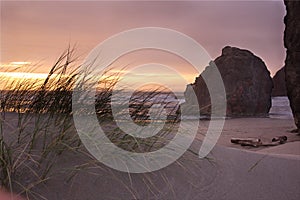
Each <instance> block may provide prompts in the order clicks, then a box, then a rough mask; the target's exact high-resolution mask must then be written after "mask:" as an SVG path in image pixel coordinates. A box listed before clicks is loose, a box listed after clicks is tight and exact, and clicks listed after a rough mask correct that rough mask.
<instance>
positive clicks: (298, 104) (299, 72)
mask: <svg viewBox="0 0 300 200" xmlns="http://www.w3.org/2000/svg"><path fill="white" fill-rule="evenodd" d="M284 3H285V6H286V11H287V14H286V16H285V18H284V23H285V31H284V46H285V47H286V49H287V51H286V54H287V56H286V60H285V75H286V85H287V94H288V97H289V100H290V105H291V108H292V111H293V115H294V119H295V124H296V126H297V128H298V133H300V12H299V10H300V1H284Z"/></svg>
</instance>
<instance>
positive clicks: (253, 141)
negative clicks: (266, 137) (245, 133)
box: [231, 135, 287, 147]
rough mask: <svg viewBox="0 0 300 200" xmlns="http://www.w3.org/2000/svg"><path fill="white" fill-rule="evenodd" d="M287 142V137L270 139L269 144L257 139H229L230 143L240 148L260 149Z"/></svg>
mask: <svg viewBox="0 0 300 200" xmlns="http://www.w3.org/2000/svg"><path fill="white" fill-rule="evenodd" d="M286 141H287V137H286V136H285V135H284V136H278V137H274V138H272V141H271V142H269V143H265V142H262V141H261V139H259V138H231V143H234V144H240V145H241V146H251V147H261V146H277V145H280V144H283V143H285V142H286Z"/></svg>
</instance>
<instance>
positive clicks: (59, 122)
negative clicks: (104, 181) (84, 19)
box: [0, 48, 81, 199]
mask: <svg viewBox="0 0 300 200" xmlns="http://www.w3.org/2000/svg"><path fill="white" fill-rule="evenodd" d="M73 62H74V49H71V48H68V49H67V50H66V51H65V52H64V53H63V54H62V55H61V56H60V57H59V58H58V60H57V62H56V63H55V64H54V65H53V67H52V68H51V70H50V71H49V73H48V76H47V77H46V78H45V79H43V80H29V79H13V78H11V79H8V78H7V77H1V80H5V81H6V82H5V83H3V82H2V84H3V85H4V86H3V87H4V88H5V90H1V95H0V102H1V107H0V109H1V110H0V112H1V118H0V187H3V188H5V189H7V190H9V191H11V192H14V193H18V194H22V195H25V196H27V198H29V197H30V198H34V199H41V198H42V196H40V195H39V194H37V193H35V192H34V190H32V189H33V188H34V187H35V186H36V185H39V184H41V183H44V182H45V181H47V180H48V179H50V178H51V176H52V175H53V174H51V173H52V171H51V169H52V167H53V165H54V164H55V163H56V161H57V159H58V157H59V156H60V155H61V154H62V153H64V152H66V151H71V152H74V151H76V149H78V148H79V147H80V144H81V143H80V140H79V138H78V137H77V135H76V134H74V131H71V130H72V126H73V123H72V116H71V110H72V107H71V105H72V103H71V102H72V100H71V99H72V98H71V97H72V88H73V85H74V83H75V78H76V76H77V73H78V72H77V69H78V68H76V67H75V66H73ZM15 115H17V119H16V117H15Z"/></svg>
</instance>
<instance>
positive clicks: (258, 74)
mask: <svg viewBox="0 0 300 200" xmlns="http://www.w3.org/2000/svg"><path fill="white" fill-rule="evenodd" d="M214 62H215V64H216V65H217V67H218V69H219V71H220V74H221V76H222V79H223V81H224V85H225V90H226V96H227V116H236V117H238V116H264V115H267V114H268V112H269V109H270V107H271V92H272V87H273V83H272V79H271V77H270V72H269V71H268V69H267V67H266V65H265V64H264V62H263V61H262V60H261V59H260V58H259V57H257V56H255V55H254V54H253V53H251V52H250V51H248V50H243V49H239V48H236V47H230V46H227V47H225V48H223V49H222V55H221V56H219V57H218V58H216V59H215V61H214ZM211 67H212V66H208V67H206V69H205V70H204V71H203V72H202V74H204V73H207V74H206V75H205V76H206V77H209V76H207V75H209V73H210V69H211ZM202 74H200V76H199V77H197V78H196V80H195V82H194V83H193V84H191V85H190V86H192V87H187V88H193V89H194V91H195V94H196V95H197V99H198V102H192V101H191V99H192V98H191V97H190V96H191V93H190V92H191V91H190V90H191V89H189V90H186V91H185V98H186V104H185V106H190V107H191V108H192V107H195V106H197V103H199V107H200V113H201V114H202V115H209V114H210V111H211V106H210V96H209V92H208V89H207V86H206V84H205V82H204V80H203V78H202V77H201V75H202Z"/></svg>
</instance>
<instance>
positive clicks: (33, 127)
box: [0, 47, 180, 199]
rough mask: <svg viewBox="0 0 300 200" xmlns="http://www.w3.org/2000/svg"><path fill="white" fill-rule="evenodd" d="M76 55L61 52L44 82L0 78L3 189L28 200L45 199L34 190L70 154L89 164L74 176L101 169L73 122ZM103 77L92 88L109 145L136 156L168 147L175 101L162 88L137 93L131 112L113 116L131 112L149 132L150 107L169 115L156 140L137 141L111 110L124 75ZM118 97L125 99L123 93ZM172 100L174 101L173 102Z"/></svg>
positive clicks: (175, 120)
mask: <svg viewBox="0 0 300 200" xmlns="http://www.w3.org/2000/svg"><path fill="white" fill-rule="evenodd" d="M74 53H75V51H74V48H70V47H69V48H68V49H67V50H66V51H65V52H63V54H61V56H60V57H59V58H58V59H57V61H56V62H55V64H54V65H53V67H52V68H51V69H50V71H49V73H48V75H47V77H46V78H44V79H42V80H28V79H18V80H14V79H11V80H7V78H5V79H4V77H0V78H1V80H6V85H5V84H4V88H5V90H2V91H0V92H1V93H0V188H1V187H2V188H5V189H6V190H9V191H11V192H13V193H17V194H20V195H23V196H25V197H27V198H28V199H29V198H30V199H44V197H43V195H42V194H39V193H38V192H36V190H35V188H36V187H37V186H40V185H41V184H47V181H48V180H50V179H51V178H52V177H54V176H55V175H57V173H59V172H58V171H57V170H54V168H55V164H56V163H57V161H58V159H59V158H60V157H61V156H62V155H63V154H68V153H75V154H76V155H79V154H80V155H82V156H85V157H87V158H88V159H87V160H89V162H87V163H84V164H81V165H79V166H74V169H71V171H72V173H73V172H74V171H75V172H78V171H80V170H84V169H88V168H90V167H93V168H94V167H99V168H101V167H100V166H101V164H100V163H99V162H97V161H95V159H93V158H92V156H91V155H90V154H89V153H87V151H86V150H85V149H84V147H83V146H82V145H81V141H80V139H79V137H78V135H77V134H76V129H75V127H74V123H73V119H72V115H73V113H72V91H73V89H74V87H75V84H76V83H77V82H76V81H77V80H78V77H79V75H80V74H82V73H81V72H80V66H76V65H75V61H76V57H75V55H74ZM105 73H106V76H103V77H101V78H100V79H99V81H97V83H96V86H95V85H90V88H93V87H95V88H96V96H95V102H94V103H95V111H96V114H97V117H98V120H99V124H100V126H101V127H102V128H103V130H104V132H105V134H106V135H107V137H108V138H109V139H110V140H111V142H113V143H114V144H115V145H116V146H118V147H120V148H123V149H125V150H127V151H133V152H149V151H150V152H151V151H155V150H157V149H159V148H161V147H163V146H164V145H165V144H167V143H168V142H169V141H170V140H171V139H172V137H173V136H172V134H173V133H174V132H176V129H177V128H178V122H179V121H180V120H179V119H180V112H179V107H180V106H179V102H178V101H176V95H174V94H173V93H172V92H171V91H168V90H166V88H162V87H156V88H153V89H151V90H141V91H135V92H134V93H133V94H132V95H131V97H130V101H129V108H128V107H124V108H122V109H120V111H119V112H118V113H114V114H115V115H118V116H119V117H121V118H122V115H124V111H126V110H128V109H129V114H130V117H131V119H132V121H133V122H134V123H136V124H137V125H139V126H147V124H149V122H150V120H151V119H150V114H149V111H150V109H151V107H152V106H154V105H157V104H159V105H163V106H164V109H166V110H167V113H168V115H167V118H166V123H165V125H164V127H163V129H162V130H161V131H160V132H159V133H158V134H157V135H155V136H153V137H150V138H146V139H143V138H134V137H133V136H131V135H129V134H127V133H124V132H123V131H122V130H120V129H119V128H118V126H117V124H116V121H115V120H114V117H115V116H113V113H112V110H111V103H112V102H111V97H112V95H113V90H114V86H115V85H116V84H117V83H118V81H119V80H120V78H121V74H120V72H116V73H112V72H111V71H110V70H108V71H107V72H105ZM114 92H119V93H124V95H127V92H126V91H125V89H124V90H120V91H114ZM170 97H171V99H173V100H175V101H170ZM120 104H122V102H120ZM121 107H122V106H121ZM158 115H160V113H158ZM15 116H17V118H16V117H15ZM119 119H120V118H119ZM158 123H160V122H158ZM161 123H163V122H161Z"/></svg>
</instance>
